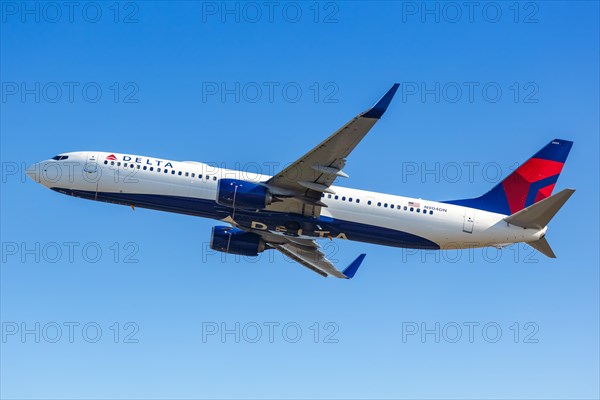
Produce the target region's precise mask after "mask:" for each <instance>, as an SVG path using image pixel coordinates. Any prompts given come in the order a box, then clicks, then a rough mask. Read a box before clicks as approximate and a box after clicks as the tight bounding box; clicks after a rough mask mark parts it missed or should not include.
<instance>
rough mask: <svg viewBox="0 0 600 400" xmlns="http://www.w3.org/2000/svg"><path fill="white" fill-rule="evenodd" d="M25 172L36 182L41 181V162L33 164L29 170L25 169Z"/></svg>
mask: <svg viewBox="0 0 600 400" xmlns="http://www.w3.org/2000/svg"><path fill="white" fill-rule="evenodd" d="M25 173H26V174H27V176H28V177H30V178H31V179H32V180H34V181H35V182H37V183H39V182H40V164H39V163H35V164H31V165H30V166H29V167H27V170H25Z"/></svg>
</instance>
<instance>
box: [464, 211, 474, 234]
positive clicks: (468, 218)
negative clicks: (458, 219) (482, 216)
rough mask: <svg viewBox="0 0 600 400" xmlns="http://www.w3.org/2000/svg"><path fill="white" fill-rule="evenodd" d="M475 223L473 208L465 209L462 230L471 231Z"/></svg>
mask: <svg viewBox="0 0 600 400" xmlns="http://www.w3.org/2000/svg"><path fill="white" fill-rule="evenodd" d="M474 224H475V210H473V209H469V208H467V209H466V210H465V216H464V222H463V232H465V233H473V225H474Z"/></svg>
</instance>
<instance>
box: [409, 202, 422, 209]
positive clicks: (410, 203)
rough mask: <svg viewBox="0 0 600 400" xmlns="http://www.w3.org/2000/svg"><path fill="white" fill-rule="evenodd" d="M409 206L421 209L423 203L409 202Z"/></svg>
mask: <svg viewBox="0 0 600 400" xmlns="http://www.w3.org/2000/svg"><path fill="white" fill-rule="evenodd" d="M408 206H409V207H417V208H419V207H421V203H416V202H414V201H409V202H408Z"/></svg>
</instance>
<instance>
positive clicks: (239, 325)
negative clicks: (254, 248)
mask: <svg viewBox="0 0 600 400" xmlns="http://www.w3.org/2000/svg"><path fill="white" fill-rule="evenodd" d="M48 4H50V3H21V2H6V1H3V2H2V3H1V5H2V10H1V11H2V24H1V35H0V44H1V60H0V67H1V75H2V76H1V81H2V93H1V95H2V99H1V107H2V111H1V120H0V128H1V145H2V146H1V150H0V155H1V158H2V204H1V211H2V227H1V233H2V240H1V241H2V268H1V270H0V273H1V281H0V290H1V296H0V299H1V305H0V311H1V314H2V315H1V320H2V335H3V336H2V342H1V343H0V344H1V346H2V347H1V348H2V351H1V355H0V366H1V374H0V395H1V397H3V398H132V397H135V398H172V397H178V398H248V397H252V398H372V397H378V398H499V397H502V398H598V397H599V396H600V393H599V380H598V376H599V375H600V371H599V364H598V359H599V357H600V355H599V345H598V343H599V332H598V326H599V319H598V315H599V294H598V293H599V276H598V263H599V254H598V241H599V237H598V236H599V235H598V221H599V215H598V212H599V211H598V204H599V193H598V182H599V176H598V171H599V165H598V160H599V157H598V156H599V154H598V149H599V142H598V141H599V130H600V127H599V114H598V113H599V111H598V110H599V107H600V103H599V92H598V88H599V87H600V82H599V77H598V71H599V68H600V65H599V59H598V54H599V47H598V38H599V22H598V21H600V18H598V17H599V9H598V3H595V2H569V3H566V2H565V3H561V2H528V3H517V4H516V5H515V3H496V2H483V3H481V4H479V3H478V4H479V5H478V6H477V7H475V8H474V9H473V10H469V9H468V8H466V6H464V5H462V6H461V5H460V4H462V3H437V2H432V3H426V4H425V5H423V3H421V2H398V3H392V2H387V3H373V2H369V3H361V2H351V3H342V2H340V3H335V2H325V3H318V4H316V5H315V4H314V3H277V4H276V5H274V6H273V9H269V8H268V6H266V5H264V4H263V3H262V2H259V3H227V4H226V5H223V3H221V2H204V3H193V2H182V3H178V4H176V5H174V4H167V3H166V2H138V3H135V2H131V3H118V4H116V5H115V4H113V3H94V2H90V3H86V2H82V3H77V5H76V6H74V7H75V8H73V9H69V8H68V6H66V5H64V4H63V3H51V4H50V5H48ZM52 4H53V5H52ZM56 4H58V5H56ZM457 5H458V6H457ZM394 82H399V83H401V89H400V91H399V92H398V95H397V97H396V99H395V100H394V101H393V102H392V104H391V106H390V109H389V110H388V112H387V114H386V115H385V116H384V118H383V119H382V120H381V121H380V123H379V124H378V125H377V126H376V127H375V128H374V129H373V130H372V131H371V133H370V134H369V136H368V137H367V138H366V139H365V140H364V141H363V142H362V143H361V144H360V146H359V147H358V148H357V149H356V151H355V152H354V153H353V154H352V155H351V157H350V158H349V160H348V165H347V168H346V170H345V171H346V172H347V173H348V174H349V175H350V176H351V177H350V179H348V180H346V181H344V182H343V184H345V185H347V186H350V187H356V188H364V189H367V190H373V191H381V192H389V193H395V194H403V195H407V196H415V197H423V198H430V199H441V200H444V199H454V198H464V197H471V196H476V195H479V194H481V193H483V192H485V191H486V190H488V189H489V188H491V187H492V186H493V185H494V184H495V183H497V182H498V180H499V179H500V178H499V176H498V175H499V174H500V175H501V174H504V175H506V173H508V172H509V171H510V170H511V169H514V167H515V166H516V165H517V163H520V162H523V161H524V160H525V159H527V158H528V157H529V156H531V155H532V154H534V153H535V152H536V151H537V150H538V149H539V148H541V147H542V146H543V145H545V144H546V143H547V142H548V141H549V140H551V139H553V138H555V137H560V138H564V139H569V140H573V141H574V142H575V144H574V147H573V150H572V151H571V154H570V156H569V159H568V160H567V164H566V166H565V168H564V170H563V173H562V175H561V177H560V179H559V181H558V185H557V189H561V188H566V187H573V188H576V189H577V192H576V193H575V195H574V196H573V197H572V198H571V200H570V201H569V202H568V203H567V204H566V206H565V207H564V208H563V209H562V210H561V212H560V213H559V214H558V216H557V217H556V218H555V220H553V221H552V223H551V225H550V228H549V232H548V236H547V237H548V240H549V242H550V243H551V244H552V246H553V248H554V250H555V252H556V253H557V255H558V258H557V259H556V260H550V259H547V258H544V257H543V256H542V255H540V254H537V253H533V252H531V251H530V250H529V249H528V248H527V247H525V246H522V245H519V246H513V247H511V248H508V249H504V250H503V251H502V252H500V253H498V252H496V251H494V250H490V251H489V252H486V251H483V250H477V251H474V252H473V253H469V252H466V251H465V252H455V253H443V254H439V253H438V254H437V255H436V254H435V253H422V252H417V251H412V250H402V249H395V248H385V247H377V246H373V245H366V244H361V243H353V242H341V243H340V242H334V243H331V244H329V245H328V246H330V247H328V249H327V251H328V252H329V253H328V254H330V255H331V258H333V259H335V260H337V262H338V263H339V264H340V265H345V264H346V263H348V262H350V261H351V260H352V259H353V258H354V257H356V255H357V254H359V253H362V252H366V253H367V258H366V259H365V262H364V264H363V266H362V268H361V270H360V271H359V273H358V274H357V276H356V278H355V279H354V280H352V281H340V280H334V279H321V278H319V277H318V276H316V275H315V274H312V273H310V271H307V270H305V269H303V268H301V267H298V266H296V265H294V264H293V263H291V262H289V261H286V260H285V259H283V258H282V257H281V256H279V255H276V254H272V255H264V256H263V257H261V258H260V259H259V260H244V259H236V258H235V257H232V256H227V257H225V258H223V257H222V256H221V255H220V254H214V253H212V252H210V251H207V249H206V247H207V243H208V241H209V239H210V229H211V227H212V226H214V225H216V224H217V223H216V222H214V221H210V220H203V219H198V218H193V217H186V216H180V215H175V214H166V213H159V212H154V211H148V210H139V209H138V210H136V211H135V212H133V211H132V210H131V209H129V208H127V207H120V206H113V205H107V204H102V203H94V202H89V201H84V200H79V199H73V198H68V197H66V196H62V195H59V194H57V193H54V192H51V191H49V190H47V189H45V188H43V187H41V186H39V185H36V184H35V183H33V182H31V181H29V180H26V179H25V178H24V171H23V165H26V164H30V163H33V162H36V161H39V160H42V159H46V158H49V157H51V156H54V155H55V154H58V153H60V152H65V151H76V150H101V151H114V152H123V153H133V154H144V155H149V156H157V157H161V158H167V159H175V160H198V161H204V162H215V163H219V164H220V165H224V166H227V167H231V168H234V167H237V166H242V167H244V168H248V169H252V168H256V166H257V165H258V166H259V167H260V168H261V169H262V171H263V172H267V171H268V168H269V167H271V168H275V169H277V168H278V166H283V165H284V164H285V163H287V162H291V161H293V160H295V159H296V158H297V157H298V156H300V155H302V154H303V153H304V152H305V151H307V150H309V149H310V148H312V147H313V146H314V145H315V144H317V143H318V142H320V141H321V140H322V139H323V138H324V137H325V136H327V135H329V134H330V133H331V132H333V131H334V130H336V129H337V128H338V127H339V126H341V125H342V124H344V123H345V122H346V121H347V120H349V119H350V118H352V117H353V116H354V115H356V114H357V113H358V112H360V111H363V110H364V109H366V108H367V107H369V106H370V105H371V104H373V103H374V102H375V101H376V100H377V99H378V98H379V96H381V95H382V94H383V93H384V92H385V91H386V90H387V89H388V88H389V87H390V86H391V84H392V83H394ZM270 88H272V91H271V89H270ZM70 249H72V252H71V251H70ZM36 324H38V325H36ZM436 324H437V325H436ZM57 327H58V328H57ZM457 327H458V328H457ZM469 327H472V329H473V334H472V337H471V338H470V337H469V336H470V335H469V329H470V328H469ZM223 329H225V330H227V332H228V333H226V334H225V335H224V336H223V335H221V333H222V332H223ZM270 329H272V331H270ZM415 329H417V330H418V332H416V333H415V331H414V330H415ZM457 329H460V332H461V335H460V336H457V335H456V332H458V330H457ZM25 330H27V331H26V332H25V334H23V332H24V331H25ZM71 330H72V331H71ZM215 330H216V331H215ZM259 330H260V333H261V334H260V335H257V334H256V333H257V332H258V331H259ZM423 330H427V332H429V333H426V334H425V335H424V336H422V335H421V333H422V332H423ZM498 330H499V331H498ZM99 331H101V334H100V335H98V334H97V332H99ZM57 332H60V335H58V334H57ZM117 332H118V335H116V333H117ZM270 332H271V333H272V335H270ZM298 332H301V335H300V336H298V335H297V333H298ZM432 332H433V333H432ZM497 332H501V333H500V335H497V334H496V333H497ZM69 333H72V335H70V334H69ZM316 333H318V335H316ZM436 334H437V336H439V337H438V338H436ZM36 335H37V336H38V337H37V338H36ZM236 335H237V336H238V338H236ZM70 336H72V337H70ZM238 339H239V340H238ZM436 339H439V340H436ZM33 382H35V384H32V383H33Z"/></svg>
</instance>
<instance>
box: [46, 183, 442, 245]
mask: <svg viewBox="0 0 600 400" xmlns="http://www.w3.org/2000/svg"><path fill="white" fill-rule="evenodd" d="M52 190H54V191H56V192H59V193H63V194H67V195H70V196H75V197H80V198H84V199H89V200H97V201H102V202H107V203H113V204H120V205H127V206H129V205H132V204H133V205H135V206H136V207H140V208H148V209H152V210H158V211H168V212H174V213H178V214H186V215H192V216H196V217H203V218H211V219H217V220H220V219H223V218H226V217H227V216H229V215H231V209H230V208H228V207H223V206H221V205H219V204H217V203H216V202H215V201H212V200H206V199H198V198H194V197H184V196H169V195H158V194H140V193H109V192H98V193H96V192H92V191H85V190H72V189H64V188H52ZM235 219H236V222H238V223H239V224H240V225H242V226H246V227H250V224H251V222H252V221H258V222H261V223H263V224H265V225H267V226H268V229H269V230H275V227H276V226H288V225H292V226H294V229H295V230H297V229H299V228H301V229H302V231H303V234H304V235H309V236H314V237H319V235H317V234H315V233H314V231H316V230H325V231H329V232H330V234H331V236H333V237H336V236H338V235H339V234H340V233H344V234H345V235H346V237H347V238H348V239H349V240H353V241H358V242H366V243H373V244H378V245H384V246H392V247H405V248H415V249H436V250H437V249H439V248H440V247H439V245H437V244H436V243H435V242H432V241H431V240H428V239H425V238H423V237H421V236H417V235H413V234H411V233H407V232H403V231H398V230H395V229H389V228H384V227H380V226H374V225H368V224H362V223H358V222H352V221H345V220H340V219H334V218H330V217H319V218H312V217H306V216H302V215H298V214H289V213H280V212H272V211H259V212H250V211H242V210H239V211H237V210H236V217H235ZM317 225H318V226H319V227H320V228H321V229H319V228H318V227H317Z"/></svg>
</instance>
